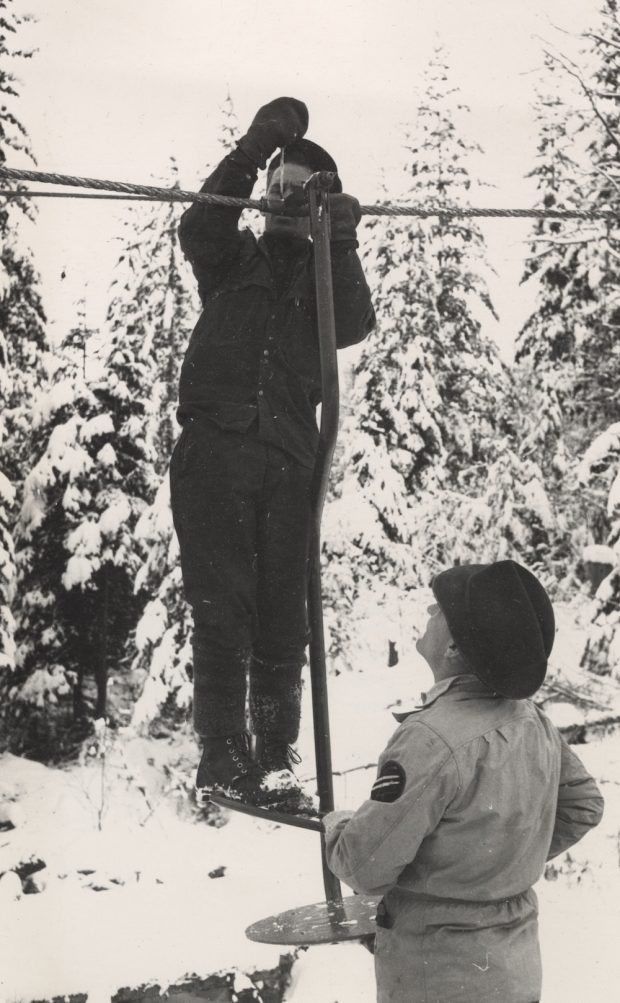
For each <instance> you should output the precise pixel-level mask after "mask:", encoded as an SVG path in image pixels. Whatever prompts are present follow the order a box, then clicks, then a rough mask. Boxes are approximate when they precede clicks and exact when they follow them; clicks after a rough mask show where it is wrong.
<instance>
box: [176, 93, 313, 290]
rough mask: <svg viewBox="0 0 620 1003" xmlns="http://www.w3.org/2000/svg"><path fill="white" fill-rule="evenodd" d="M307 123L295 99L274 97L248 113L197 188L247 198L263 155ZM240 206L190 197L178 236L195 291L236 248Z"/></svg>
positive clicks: (301, 130)
mask: <svg viewBox="0 0 620 1003" xmlns="http://www.w3.org/2000/svg"><path fill="white" fill-rule="evenodd" d="M307 128H308V110H307V108H306V106H305V104H303V102H302V101H297V100H296V99H295V98H286V97H284V98H276V99H275V101H270V102H269V104H266V105H264V106H263V107H262V108H260V109H259V111H258V112H257V113H256V115H255V116H254V119H253V120H252V124H251V125H250V128H249V129H248V131H247V132H246V134H245V136H242V137H241V139H240V140H239V142H238V144H237V147H236V148H235V149H234V150H233V151H232V153H229V154H228V156H227V157H224V159H223V160H222V162H221V163H220V164H218V166H217V167H216V169H215V170H214V172H213V174H211V175H210V176H209V177H208V178H207V180H206V181H205V183H204V185H203V186H202V188H201V189H200V190H201V192H205V193H208V194H211V195H234V196H237V197H239V198H249V197H250V195H251V194H252V189H253V187H254V184H255V182H256V178H257V176H258V169H259V168H261V169H262V168H264V167H265V164H266V162H267V159H268V157H270V156H271V154H272V153H274V152H275V151H276V150H277V149H278V147H281V146H286V145H287V144H288V143H291V142H294V140H295V139H297V138H298V137H299V136H302V135H303V134H304V132H305V131H306V129H307ZM242 211H243V210H241V209H236V208H232V207H230V208H229V207H227V206H214V205H205V204H201V203H199V202H194V203H193V204H192V205H191V206H190V207H189V209H186V211H185V212H184V213H183V215H182V217H181V222H180V224H179V240H180V242H181V247H182V249H183V253H184V254H185V256H186V258H187V259H188V260H189V262H190V263H191V266H192V268H193V270H194V275H195V276H196V278H197V280H198V288H199V290H200V294H201V296H203V294H204V293H206V292H207V291H208V286H209V284H210V277H211V276H210V273H211V271H212V269H217V268H219V267H220V266H221V265H225V264H227V263H228V262H229V261H231V260H232V259H233V258H234V257H235V256H236V255H237V253H238V251H239V246H240V241H241V237H240V234H239V229H238V225H239V217H240V215H241V213H242Z"/></svg>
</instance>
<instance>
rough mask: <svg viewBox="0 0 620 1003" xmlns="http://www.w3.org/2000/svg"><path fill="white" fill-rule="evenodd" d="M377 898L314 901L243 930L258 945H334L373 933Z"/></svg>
mask: <svg viewBox="0 0 620 1003" xmlns="http://www.w3.org/2000/svg"><path fill="white" fill-rule="evenodd" d="M378 903H379V898H378V897H377V896H372V895H350V896H348V897H347V898H345V899H343V900H342V902H315V903H313V904H312V905H306V906H300V907H299V908H298V909H288V910H287V911H286V912H281V913H279V914H278V915H277V916H268V917H267V919H259V920H258V922H257V923H252V925H251V926H249V927H248V928H247V930H246V931H245V934H246V937H248V939H249V940H256V941H258V942H259V943H261V944H291V945H309V944H334V943H338V942H339V941H342V940H358V939H359V938H360V937H368V936H371V935H372V934H374V933H375V929H376V924H375V915H376V912H377V905H378Z"/></svg>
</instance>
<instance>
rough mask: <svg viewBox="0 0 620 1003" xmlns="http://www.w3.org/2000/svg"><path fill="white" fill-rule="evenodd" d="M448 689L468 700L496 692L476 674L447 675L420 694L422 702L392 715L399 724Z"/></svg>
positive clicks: (492, 695)
mask: <svg viewBox="0 0 620 1003" xmlns="http://www.w3.org/2000/svg"><path fill="white" fill-rule="evenodd" d="M449 690H453V691H455V693H454V695H455V698H456V699H457V700H458V699H461V700H468V699H472V698H474V697H482V698H485V697H486V698H487V699H488V698H489V697H495V696H496V694H495V693H493V691H492V690H490V689H489V687H488V686H485V684H484V683H483V682H481V681H480V679H478V676H474V675H473V674H469V673H468V674H467V675H464V674H463V673H460V674H459V675H457V676H448V678H447V679H442V680H441V682H439V683H435V685H434V686H432V687H431V689H430V690H429V691H428V693H423V694H422V702H421V703H419V704H417V705H416V706H415V707H412V708H411V710H407V711H401V712H399V713H395V714H394V715H393V716H394V717H395V718H396V720H397V721H398V722H399V724H400V723H401V722H402V721H404V720H405V719H406V718H408V717H409V716H410V715H411V714H417V713H419V711H421V710H426V708H427V707H430V706H431V704H433V703H435V701H436V700H438V699H439V697H441V696H443V695H444V694H445V693H447V692H448V691H449Z"/></svg>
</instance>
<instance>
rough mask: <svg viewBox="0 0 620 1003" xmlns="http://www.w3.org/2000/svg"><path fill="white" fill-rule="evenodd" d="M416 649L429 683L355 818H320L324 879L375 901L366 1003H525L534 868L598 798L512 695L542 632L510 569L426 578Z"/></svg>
mask: <svg viewBox="0 0 620 1003" xmlns="http://www.w3.org/2000/svg"><path fill="white" fill-rule="evenodd" d="M432 587H433V592H434V596H435V599H436V603H435V604H434V605H433V606H431V607H430V608H429V621H428V625H427V627H426V631H425V633H424V635H423V636H422V637H421V638H420V639H419V640H418V642H417V648H418V651H419V652H420V653H421V654H422V655H423V657H424V658H425V659H426V661H427V662H428V664H429V666H430V667H431V669H432V671H433V675H434V679H435V685H434V686H433V688H432V689H431V690H430V692H429V693H428V694H427V695H426V698H425V700H424V703H423V705H422V706H421V707H420V708H418V709H416V710H414V711H413V712H412V713H410V714H407V715H403V716H402V717H399V716H398V715H397V719H398V720H401V721H402V723H401V725H400V727H399V728H398V729H397V731H396V732H395V734H394V735H393V736H392V738H391V740H390V742H389V744H388V746H387V748H386V749H385V750H384V752H383V753H382V754H381V757H380V759H379V766H378V775H377V780H376V782H375V784H374V786H373V788H372V792H371V795H370V798H369V800H368V801H366V802H365V803H364V804H363V805H362V806H361V807H360V808H359V810H358V811H357V812H355V813H352V812H332V813H331V814H329V815H327V816H326V817H325V819H324V822H325V827H326V834H327V835H326V839H327V859H328V863H329V866H330V868H331V869H332V871H333V872H334V874H336V875H337V876H338V877H339V878H340V879H341V880H342V881H344V882H346V884H348V885H350V886H351V887H352V888H353V889H354V890H355V891H359V892H365V893H370V894H373V893H374V894H381V895H383V899H382V901H381V903H380V906H379V910H378V914H377V937H376V945H375V968H376V977H377V989H378V996H377V999H378V1003H388V1001H389V1003H405V1001H406V1003H491V1001H493V1003H535V1001H538V1000H540V993H541V981H542V975H541V961H540V951H539V944H538V923H537V899H536V895H535V892H534V891H533V889H532V885H533V884H534V883H535V882H536V881H538V880H539V878H540V877H541V875H542V873H543V871H544V867H545V862H546V861H547V860H549V859H550V858H551V857H554V856H556V855H557V854H559V853H562V852H563V851H564V850H566V849H568V847H570V846H572V845H573V843H576V842H577V841H578V840H579V839H581V838H582V836H584V835H585V834H586V832H587V831H588V829H590V828H591V827H593V826H595V825H597V824H598V822H599V821H600V819H601V816H602V811H603V799H602V797H601V794H600V792H599V790H598V788H597V786H596V784H595V783H594V780H593V779H592V777H591V776H589V774H588V773H587V771H586V770H585V768H584V766H583V765H582V763H581V762H580V760H579V759H578V758H577V756H576V755H575V754H574V753H573V752H572V750H571V749H570V748H569V746H568V745H567V744H566V742H565V741H564V739H563V738H562V737H561V735H560V734H559V732H558V731H557V729H556V728H555V727H554V726H553V725H552V724H551V722H550V721H549V720H548V719H547V717H546V716H545V715H544V714H543V713H542V711H541V710H539V708H538V707H537V706H536V705H535V704H534V703H532V702H531V700H529V699H528V698H529V697H531V696H532V695H533V694H534V693H535V692H536V690H537V689H538V688H539V686H540V685H541V684H542V682H543V679H544V676H545V672H546V668H547V659H548V657H549V654H550V652H551V648H552V645H553V640H554V635H555V624H554V616H553V609H552V606H551V602H550V601H549V598H548V596H547V594H546V592H545V590H544V589H543V587H542V585H541V584H540V583H539V582H538V580H537V579H536V578H535V577H534V576H533V575H532V574H531V573H530V572H528V571H527V570H526V569H525V568H523V567H521V566H520V565H518V564H516V563H515V562H513V561H500V562H497V563H495V564H488V565H462V566H459V567H455V568H451V569H449V570H447V571H444V572H442V573H441V574H439V575H438V576H437V577H436V578H435V580H434V582H433V586H432Z"/></svg>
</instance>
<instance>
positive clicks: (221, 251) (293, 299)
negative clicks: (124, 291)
mask: <svg viewBox="0 0 620 1003" xmlns="http://www.w3.org/2000/svg"><path fill="white" fill-rule="evenodd" d="M240 158H241V160H240ZM255 180H256V171H255V169H254V168H252V167H251V165H245V162H244V158H243V155H242V154H241V153H240V152H239V151H235V153H233V154H230V155H229V156H228V157H226V158H225V159H224V160H223V161H222V163H221V164H220V165H219V167H218V168H217V170H216V171H215V172H214V174H213V175H212V176H211V177H210V178H209V179H208V180H207V181H206V182H205V184H204V186H203V189H202V190H203V191H206V192H211V193H213V194H224V195H238V196H248V195H249V194H250V193H251V190H252V187H253V184H254V182H255ZM239 214H240V210H238V209H229V208H223V207H221V206H210V205H202V204H194V205H192V206H191V208H190V209H188V210H187V211H186V212H185V213H184V214H183V217H182V220H181V224H180V227H179V237H180V241H181V246H182V248H183V251H184V252H185V254H186V256H187V258H188V259H189V261H190V263H191V265H192V268H193V270H194V274H195V276H196V279H197V281H198V290H199V294H200V298H201V301H202V307H203V310H202V314H201V316H200V318H199V320H198V323H197V324H196V327H195V329H194V331H193V334H192V336H191V339H190V342H189V345H188V348H187V352H186V355H185V359H184V361H183V366H182V369H181V380H180V391H179V397H180V405H179V418H180V420H181V422H182V423H183V422H184V420H185V419H186V418H187V417H196V416H198V417H200V416H201V415H207V416H208V417H209V419H210V420H213V421H215V422H216V423H217V424H219V425H220V426H221V427H223V428H228V429H234V430H236V431H246V430H247V429H248V428H249V427H250V425H252V424H253V423H256V422H257V427H258V435H259V438H260V439H262V440H264V441H265V442H269V443H270V444H272V445H276V446H279V447H280V448H283V449H284V450H286V451H287V452H289V453H291V454H292V455H293V456H295V457H296V459H298V460H299V461H300V462H301V463H303V464H304V465H306V466H309V467H312V466H313V464H314V457H315V453H316V448H317V443H318V431H317V426H316V407H317V405H318V404H319V403H320V400H321V364H320V355H319V342H318V330H317V316H316V294H315V279H314V258H313V247H312V243H311V242H310V241H300V242H298V244H297V247H296V249H295V254H294V257H293V261H292V265H291V268H290V269H288V273H287V275H286V282H285V284H284V287H283V288H278V285H277V282H276V277H275V275H274V267H273V262H272V260H271V257H270V252H269V244H268V241H267V240H266V239H265V238H264V237H260V238H257V237H255V235H254V234H253V233H252V232H251V231H250V230H239V229H238V226H237V224H238V219H239ZM355 248H356V244H355V241H348V242H347V241H345V242H343V243H339V242H336V243H334V244H332V281H333V293H334V314H335V325H336V342H337V346H338V347H339V348H344V347H347V346H348V345H352V344H355V343H357V342H359V341H361V340H362V339H363V338H364V337H365V336H366V335H367V334H368V332H369V331H370V329H371V328H372V326H373V324H374V312H373V309H372V305H371V302H370V293H369V290H368V286H367V283H366V280H365V278H364V274H363V271H362V267H361V263H360V260H359V257H358V255H357V252H356V249H355Z"/></svg>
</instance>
